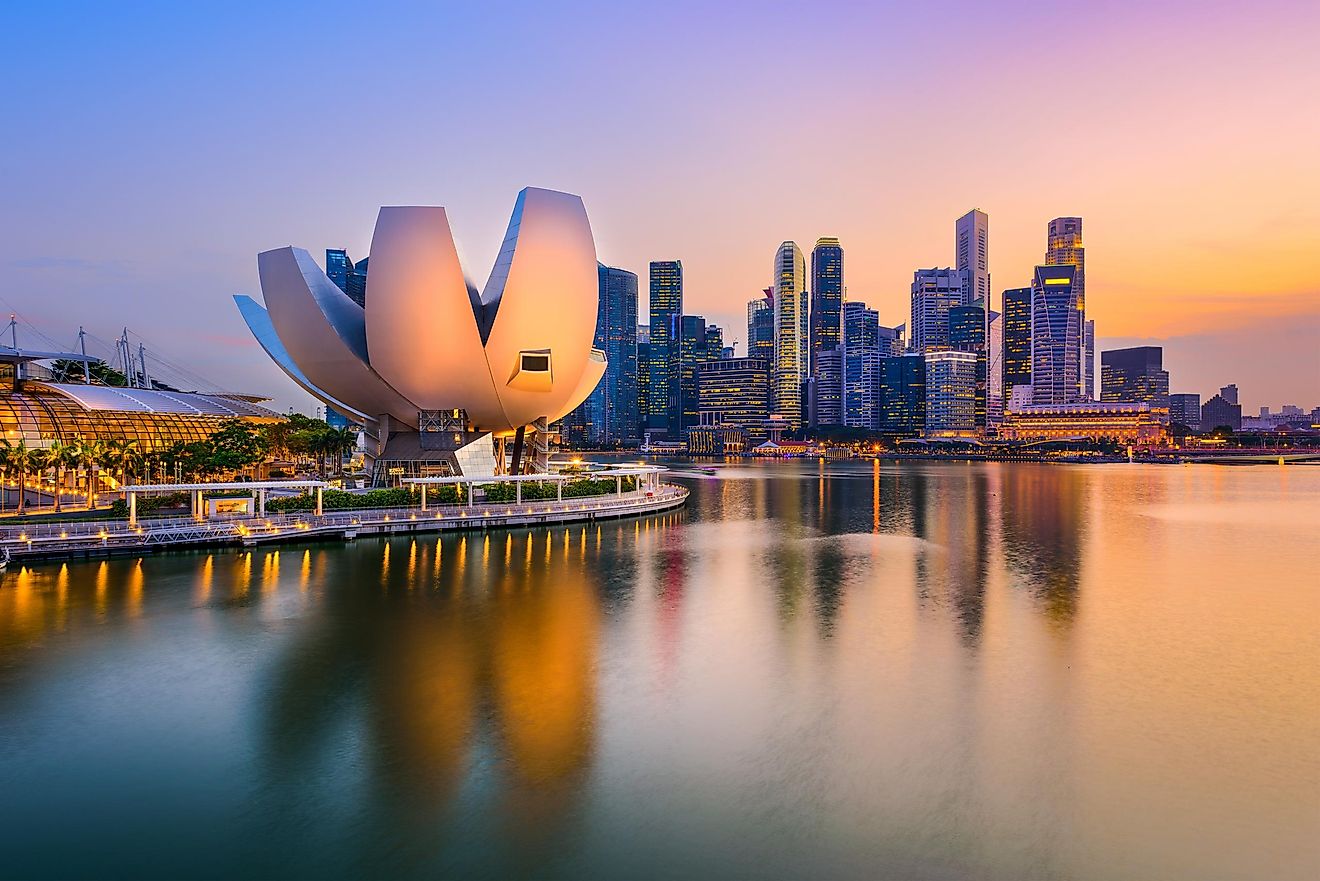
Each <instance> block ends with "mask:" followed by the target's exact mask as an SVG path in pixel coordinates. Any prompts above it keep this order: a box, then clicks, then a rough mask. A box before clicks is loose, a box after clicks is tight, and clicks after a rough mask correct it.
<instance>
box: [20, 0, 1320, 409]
mask: <svg viewBox="0 0 1320 881" xmlns="http://www.w3.org/2000/svg"><path fill="white" fill-rule="evenodd" d="M1125 6H1126V11H1125V12H1124V13H1123V14H1121V15H1118V14H1115V10H1114V9H1113V7H1109V8H1107V9H1105V10H1091V9H1084V10H1058V9H1054V8H1052V7H1048V6H1043V5H1041V6H1036V5H1032V4H1024V5H1021V6H1017V7H1015V8H1013V9H1011V10H1006V9H996V10H983V9H982V10H978V9H977V8H975V7H970V6H965V5H963V4H944V5H943V6H939V7H934V8H928V9H923V10H914V9H907V8H903V9H898V10H880V11H877V12H869V11H868V12H866V13H859V12H856V11H853V10H846V11H845V10H838V9H836V10H834V12H833V14H832V15H822V14H817V15H812V16H810V17H808V16H806V15H805V14H800V15H789V14H785V15H783V16H779V17H777V16H775V15H773V14H771V13H770V12H769V11H766V12H759V13H756V14H752V13H751V12H749V11H748V9H747V8H745V7H738V8H734V9H728V8H725V9H719V10H709V11H706V12H705V13H704V14H703V15H702V16H700V17H696V16H691V17H690V13H691V12H692V9H691V8H688V7H682V6H676V7H674V8H673V9H672V10H669V9H667V10H664V11H660V12H655V13H651V14H650V15H649V16H646V17H643V16H640V15H638V14H636V13H634V12H632V11H630V10H620V9H614V8H611V7H605V6H602V7H599V8H595V9H590V8H588V7H579V8H578V9H577V10H575V11H574V12H571V13H562V12H560V11H558V10H538V9H536V8H533V7H528V8H527V9H526V10H525V12H524V13H521V14H520V17H519V21H518V22H517V23H516V24H511V23H510V22H507V21H505V20H503V19H502V18H501V19H500V20H494V19H491V18H489V17H484V16H483V15H482V14H481V13H480V11H477V10H470V9H459V10H444V11H443V12H442V13H441V12H435V11H429V10H428V11H422V12H412V13H396V14H394V15H388V14H375V13H373V14H371V15H368V14H366V13H365V12H364V13H361V14H358V15H356V16H346V15H336V14H335V13H334V10H333V9H331V8H327V9H325V10H324V11H321V12H317V13H316V14H313V8H312V7H307V8H305V9H303V10H299V11H288V10H285V11H280V12H275V13H263V18H262V20H263V21H264V22H266V23H267V24H266V26H265V27H264V28H252V27H246V28H241V29H237V30H234V29H231V28H228V27H225V26H223V25H224V22H222V21H221V22H217V21H215V20H211V19H206V18H204V17H203V16H202V14H201V13H196V12H193V11H191V10H170V9H165V10H158V11H156V12H155V13H153V14H152V15H151V16H146V15H142V16H131V15H129V16H122V17H121V16H116V15H114V14H112V13H109V12H102V11H99V10H94V9H89V10H87V11H85V12H84V13H83V14H82V15H80V16H77V17H75V18H74V19H73V20H72V21H71V22H70V21H65V20H63V18H60V19H59V20H57V19H56V14H55V13H51V12H48V11H45V10H40V9H26V10H21V11H19V12H18V13H16V15H15V16H14V18H15V22H14V28H15V34H16V37H17V39H16V40H15V48H14V49H13V51H12V52H11V54H10V55H9V56H8V58H7V60H6V61H5V62H4V64H5V65H6V67H9V66H11V65H12V69H11V70H8V71H7V72H8V73H10V74H11V79H13V80H15V81H18V79H19V75H20V74H21V81H23V82H24V83H25V84H26V87H25V89H24V90H22V91H21V92H20V93H19V94H18V96H17V100H16V106H15V114H16V128H17V129H18V130H20V131H22V132H23V135H24V136H23V137H22V138H20V139H15V141H14V142H11V143H9V144H7V145H6V147H5V148H4V149H5V151H6V154H7V155H8V157H9V159H10V163H11V167H14V168H19V169H22V171H23V173H22V174H19V175H15V176H14V178H13V179H11V180H10V181H8V184H9V186H8V189H9V190H10V191H11V194H10V196H9V197H8V198H7V199H6V202H7V204H8V206H9V210H7V211H5V212H3V219H2V220H0V232H3V234H4V235H5V238H6V241H7V243H8V246H7V252H8V256H7V257H6V258H5V259H4V264H5V268H6V272H5V275H6V277H7V279H8V282H9V283H8V284H7V285H6V286H5V289H4V290H3V293H2V294H0V300H2V301H3V306H4V307H6V308H9V309H11V310H15V311H17V312H18V313H19V314H20V315H21V316H23V317H25V318H27V319H29V320H31V321H32V322H33V323H35V324H36V325H37V326H38V327H40V329H41V330H42V331H44V332H45V333H47V334H49V335H51V336H54V337H56V338H58V339H60V340H61V341H64V337H65V336H68V337H69V338H70V340H71V339H72V338H73V335H74V334H75V333H76V330H77V324H80V323H81V324H84V325H86V326H87V327H88V328H89V329H90V330H93V331H94V332H96V333H98V334H100V335H101V336H103V337H109V336H111V335H112V334H114V333H117V331H118V329H119V327H120V326H121V325H123V324H127V325H128V326H129V327H130V328H131V329H133V330H135V331H137V332H138V333H140V334H141V335H142V336H144V337H146V338H147V339H148V340H150V341H152V342H155V343H157V344H158V345H159V346H160V348H161V353H162V354H164V355H165V356H167V357H169V358H171V359H174V360H180V359H182V358H186V359H187V362H188V363H189V365H190V366H191V367H193V368H194V369H195V370H196V371H197V372H199V373H201V374H203V375H205V376H208V377H211V378H213V379H216V380H219V381H222V382H224V384H226V385H232V386H233V387H234V388H236V389H241V390H244V391H251V392H258V393H265V394H271V395H272V396H274V398H275V400H276V402H277V403H278V404H279V405H280V409H283V408H284V407H285V406H287V405H288V404H299V405H301V406H307V399H305V398H304V397H303V396H301V394H300V393H298V392H296V391H295V390H294V388H293V386H292V385H291V384H290V383H289V382H288V381H287V380H286V379H285V378H284V377H283V376H282V375H280V374H279V373H278V371H277V370H276V369H275V368H274V367H273V366H271V365H269V364H268V363H267V361H266V359H265V358H264V356H262V355H261V353H260V351H259V350H258V349H256V347H255V343H252V342H251V341H250V338H248V337H247V334H246V332H245V330H244V329H243V327H242V324H241V322H240V320H239V319H238V317H237V316H236V315H234V314H232V311H231V307H230V305H229V302H230V300H229V298H230V295H232V294H236V293H238V294H249V295H253V294H256V293H257V292H258V291H259V288H258V285H257V277H256V276H257V273H256V269H257V267H256V262H255V260H253V259H252V257H251V255H252V254H253V253H256V252H258V251H261V250H269V249H271V248H276V247H280V246H282V245H288V244H292V245H295V246H298V247H304V248H307V249H308V250H309V251H310V252H311V253H312V254H313V255H314V256H315V257H316V258H317V260H318V262H319V261H320V260H321V259H322V257H323V253H324V250H325V249H326V248H337V247H345V248H347V250H348V252H349V254H350V255H352V257H353V258H354V259H361V258H362V257H364V256H366V255H367V254H368V249H367V245H368V243H369V241H370V237H371V231H372V227H373V224H374V221H375V214H376V211H377V209H378V208H379V207H380V206H382V205H390V204H430V205H443V206H445V207H446V208H447V209H448V210H449V212H450V214H451V216H452V217H453V219H454V226H455V228H456V229H457V230H458V231H459V232H458V237H459V239H460V241H459V247H460V251H461V253H462V254H463V258H464V261H465V264H466V265H468V266H471V267H481V266H488V265H490V263H491V262H492V260H493V257H494V254H495V251H496V250H497V249H498V247H499V242H500V240H501V232H502V229H503V226H504V224H505V223H506V222H507V220H508V216H507V206H504V205H503V204H502V201H503V197H504V195H505V194H506V193H507V192H509V191H510V189H515V190H516V189H518V188H521V187H522V186H529V185H530V186H541V187H552V188H556V189H562V190H567V191H570V192H577V193H580V194H581V195H582V196H583V198H584V200H585V201H586V203H587V206H588V211H589V216H590V218H591V223H592V228H593V230H595V231H596V237H597V247H598V257H599V259H600V260H601V262H603V263H605V264H607V265H610V266H617V267H621V268H624V269H628V270H630V271H632V272H636V273H637V274H638V275H639V276H640V277H642V278H645V275H646V271H647V265H648V264H649V262H650V261H652V260H666V259H678V260H682V261H683V266H684V274H685V296H684V307H685V311H687V312H688V313H689V314H700V315H703V316H705V317H706V318H707V320H708V321H711V322H713V323H716V324H718V325H720V326H721V327H723V328H725V330H726V334H727V336H726V339H728V340H733V339H737V340H738V341H739V343H740V345H739V347H738V352H739V354H744V353H745V352H746V347H745V344H746V341H745V339H744V337H745V336H746V332H745V329H744V326H745V304H746V302H747V300H749V299H751V298H752V297H753V296H755V295H756V294H757V293H758V292H759V291H760V290H761V289H763V288H764V287H765V286H766V285H767V284H769V283H770V281H771V279H770V278H769V275H770V263H771V258H772V257H773V254H774V251H775V249H776V248H777V247H778V244H779V243H780V242H782V241H786V240H791V241H796V242H797V243H798V244H799V246H800V247H802V248H803V250H804V251H809V250H810V248H811V246H812V245H813V244H814V242H815V241H816V239H818V238H820V237H823V236H835V237H838V238H839V239H840V241H841V244H842V246H843V248H844V250H845V252H846V253H847V263H846V269H847V271H846V281H847V284H848V298H849V299H850V300H854V301H858V300H860V301H863V302H865V303H866V304H867V305H868V306H869V307H870V308H873V309H877V310H878V311H879V313H880V321H881V323H882V324H886V325H894V324H898V323H901V322H902V321H904V320H905V317H906V313H907V309H908V292H909V288H910V284H911V278H912V272H913V271H914V270H916V269H918V268H928V267H944V266H953V265H955V262H956V261H955V257H956V255H955V253H954V247H953V227H954V223H955V221H956V220H957V218H958V217H960V216H962V215H963V214H965V213H966V212H967V211H969V210H971V209H973V208H979V209H980V210H982V211H985V212H986V213H987V214H988V215H989V223H990V259H989V269H990V272H991V281H992V292H993V294H994V298H995V302H994V308H996V309H998V308H999V306H1000V303H999V296H1000V293H1001V292H1002V291H1003V290H1005V289H1007V288H1015V287H1021V286H1023V285H1026V284H1028V283H1029V281H1030V278H1031V272H1032V270H1033V268H1034V267H1035V266H1036V265H1038V264H1040V263H1042V262H1043V260H1044V250H1045V227H1046V224H1047V223H1048V221H1049V220H1050V219H1052V218H1054V217H1059V216H1073V215H1075V216H1081V217H1083V218H1085V220H1086V246H1087V269H1088V272H1087V276H1088V284H1087V289H1088V291H1087V293H1088V297H1087V314H1088V318H1090V317H1094V319H1095V320H1096V327H1097V335H1098V339H1097V342H1096V349H1097V355H1098V353H1099V351H1102V350H1105V349H1113V348H1119V347H1123V346H1130V345H1142V344H1155V345H1162V346H1163V347H1164V349H1165V366H1166V368H1167V369H1168V370H1169V371H1170V373H1171V375H1172V389H1171V390H1172V391H1174V392H1198V393H1200V394H1202V395H1203V396H1207V395H1208V394H1209V393H1212V392H1213V390H1214V389H1216V388H1218V387H1219V386H1221V385H1224V384H1227V383H1229V382H1235V383H1237V384H1238V386H1239V387H1240V388H1241V389H1242V401H1243V404H1244V409H1247V410H1250V411H1254V410H1255V409H1257V407H1258V406H1260V405H1269V406H1271V407H1278V406H1279V405H1281V404H1285V403H1294V404H1298V405H1302V406H1311V405H1312V404H1313V403H1314V402H1316V401H1320V347H1317V346H1316V341H1317V340H1320V282H1318V280H1317V278H1316V271H1315V269H1314V265H1313V262H1312V260H1313V255H1312V253H1311V251H1312V250H1313V247H1314V246H1313V243H1314V242H1315V241H1317V240H1320V207H1317V206H1320V176H1317V175H1315V174H1314V171H1313V169H1312V167H1311V165H1312V160H1311V158H1310V156H1309V153H1310V151H1311V149H1312V145H1313V144H1314V143H1315V142H1316V140H1317V135H1320V123H1318V122H1316V121H1315V120H1314V119H1311V118H1308V116H1310V115H1309V114H1306V113H1304V112H1301V111H1300V110H1299V108H1304V107H1306V106H1308V101H1309V98H1308V95H1310V94H1313V93H1314V91H1315V90H1316V89H1317V88H1320V65H1315V64H1314V63H1313V62H1312V63H1309V64H1308V63H1305V62H1298V61H1297V59H1299V58H1303V57H1305V55H1306V53H1307V51H1308V50H1307V35H1308V33H1309V32H1311V31H1312V30H1313V29H1308V28H1307V27H1305V26H1304V25H1305V24H1306V23H1307V22H1314V23H1318V24H1320V12H1317V10H1315V9H1314V8H1311V7H1310V6H1304V5H1302V4H1293V3H1273V4H1264V5H1260V6H1257V7H1253V8H1252V9H1251V10H1250V12H1249V13H1243V12H1240V11H1237V10H1234V9H1231V8H1229V7H1228V5H1227V4H1221V5H1219V6H1215V7H1204V6H1199V5H1198V6H1192V5H1191V4H1176V5H1172V6H1164V7H1161V8H1160V9H1159V10H1149V9H1143V8H1141V7H1139V6H1137V5H1126V4H1125ZM317 9H320V7H317ZM803 9H804V10H805V7H804V8H803ZM226 14H228V15H232V16H233V17H234V20H235V21H238V20H242V19H243V18H244V16H247V15H250V10H247V9H244V8H243V7H236V8H235V9H234V10H233V11H232V12H227V13H226ZM677 26H682V27H684V28H685V29H684V30H681V31H675V30H674V28H675V27H677ZM294 27H296V28H299V29H302V30H303V31H305V36H306V39H304V40H300V41H298V44H297V45H292V44H290V43H289V41H288V40H287V34H288V32H289V31H288V29H289V28H294ZM803 33H805V34H807V35H808V36H810V37H811V39H808V40H801V53H800V54H801V61H800V63H797V64H793V65H786V66H783V67H780V66H777V65H776V64H774V63H771V58H770V56H769V55H767V54H766V52H765V47H766V45H769V44H770V43H768V42H767V41H768V40H774V39H785V38H791V39H797V38H799V37H800V36H801V34H803ZM1061 33H1062V34H1067V36H1068V37H1069V40H1068V41H1067V42H1068V43H1069V45H1067V46H1060V45H1058V43H1059V42H1060V41H1059V40H1058V39H1057V38H1058V35H1059V34H1061ZM931 34H938V35H940V37H941V40H940V41H938V44H932V43H931V41H929V40H928V39H926V38H927V37H928V36H929V35H931ZM605 35H608V36H609V37H610V40H609V41H608V42H607V43H602V41H601V40H597V39H593V38H594V37H603V36H605ZM1174 35H1176V39H1174V38H1173V37H1174ZM222 37H223V39H221V38H222ZM570 38H573V39H570ZM577 41H581V42H582V43H585V44H590V45H592V46H593V51H592V52H590V53H582V52H580V51H578V50H577V49H575V48H574V45H577V44H578V43H577ZM55 45H58V46H59V47H61V51H59V52H52V51H50V50H51V48H52V47H53V46H55ZM932 45H938V47H939V51H940V52H941V54H942V55H943V54H947V55H948V56H949V58H952V59H960V58H966V57H975V58H978V59H987V61H986V62H985V63H984V65H983V66H982V67H980V68H977V70H976V73H977V75H978V78H979V82H978V85H979V87H980V88H981V90H982V91H981V93H980V94H975V95H972V99H973V100H970V101H968V100H962V103H955V102H956V101H958V100H959V98H960V96H962V97H963V98H964V99H965V97H966V95H967V94H968V92H967V89H968V86H967V80H966V74H967V73H968V68H967V66H966V63H964V62H961V61H959V62H957V63H950V64H945V65H940V64H938V63H932V62H931V61H930V60H929V59H928V58H927V57H926V56H927V54H928V53H929V52H931V51H934V50H932V48H931V47H932ZM336 49H337V50H339V52H336V51H333V50H336ZM496 50H498V51H496ZM340 53H342V54H340ZM973 53H974V55H973ZM509 58H520V59H521V62H522V63H521V64H517V63H513V64H511V63H509V62H508V60H507V59H509ZM1207 58H1212V59H1213V60H1214V61H1213V64H1212V65H1207V64H1205V63H1204V59H1207ZM74 59H77V60H76V61H75V60H74ZM1119 59H1121V62H1122V63H1121V65H1120V67H1119V70H1118V72H1117V73H1115V72H1114V69H1115V63H1116V61H1117V60H1119ZM346 61H347V62H351V63H346ZM619 65H623V66H624V69H625V70H626V71H627V73H628V75H624V76H618V75H614V74H615V73H616V72H617V70H619ZM1060 65H1064V67H1063V68H1061V67H1060ZM404 68H406V69H407V70H408V71H409V78H408V79H407V80H406V81H404V82H403V83H402V85H403V86H404V87H403V88H393V89H387V88H386V87H387V86H390V85H392V84H394V83H395V82H396V81H398V71H399V70H402V69H404ZM1061 70H1064V71H1065V72H1066V80H1067V82H1066V85H1067V88H1066V89H1062V90H1061V88H1060V84H1059V78H1060V77H1063V76H1064V73H1061V72H1060V71H1061ZM218 72H223V76H217V73H218ZM455 72H461V73H462V75H460V76H455ZM166 74H168V75H166ZM1061 100H1065V101H1068V102H1073V104H1069V105H1068V106H1074V105H1075V106H1076V108H1077V109H1078V110H1079V111H1080V112H1078V113H1070V112H1068V111H1067V107H1063V108H1061V107H1060V101H1061ZM52 108H58V109H59V110H60V111H61V112H59V113H53V112H52ZM418 108H421V109H420V110H419V109H418ZM777 108H778V110H777ZM782 108H789V109H791V110H792V111H793V112H795V113H797V114H798V116H799V118H800V119H801V120H803V123H804V124H803V125H802V126H800V127H799V128H800V129H801V134H795V135H793V136H791V137H779V136H776V128H775V124H774V119H775V117H774V114H775V113H776V112H780V113H782V112H783V110H782ZM1042 114H1044V116H1042ZM1045 118H1048V123H1049V124H1048V125H1047V126H1046V125H1043V124H1042V119H1045ZM1262 118H1268V119H1269V121H1270V122H1269V125H1268V126H1263V125H1261V124H1260V123H1259V122H1258V120H1260V119H1262ZM822 119H825V120H828V122H829V124H830V125H831V126H833V127H834V129H835V136H834V137H831V138H824V139H822V138H820V137H818V136H817V129H818V121H819V120H822ZM1041 131H1043V132H1046V133H1047V134H1045V135H1040V136H1033V132H1041ZM455 133H457V134H458V136H457V137H455ZM973 133H975V137H976V139H977V140H976V142H975V145H974V146H969V141H968V139H969V138H972V137H973V136H974V135H973ZM785 172H787V173H785ZM484 280H485V279H484V278H476V279H475V281H477V283H478V284H481V283H482V282H484ZM639 288H641V290H639V294H640V302H639V314H646V302H647V300H646V290H645V284H642V285H639ZM1152 303H1154V304H1158V308H1156V309H1151V304H1152ZM66 324H67V326H66ZM1226 353H1228V354H1229V355H1230V356H1231V357H1225V355H1226Z"/></svg>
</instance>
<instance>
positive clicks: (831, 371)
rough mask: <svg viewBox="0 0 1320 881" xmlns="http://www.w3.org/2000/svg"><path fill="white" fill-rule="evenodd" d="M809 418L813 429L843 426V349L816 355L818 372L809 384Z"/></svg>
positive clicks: (822, 351)
mask: <svg viewBox="0 0 1320 881" xmlns="http://www.w3.org/2000/svg"><path fill="white" fill-rule="evenodd" d="M809 388H810V391H811V394H810V400H809V401H808V404H809V407H808V410H809V412H808V417H809V420H810V423H811V425H812V426H813V427H817V426H818V427H821V428H829V427H831V426H839V425H843V424H844V423H843V349H841V348H839V347H838V346H834V347H831V348H829V349H822V350H821V351H819V352H817V353H816V372H815V373H814V374H812V377H811V382H810V383H809Z"/></svg>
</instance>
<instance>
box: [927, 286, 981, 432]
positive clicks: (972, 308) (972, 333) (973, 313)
mask: <svg viewBox="0 0 1320 881" xmlns="http://www.w3.org/2000/svg"><path fill="white" fill-rule="evenodd" d="M986 325H987V321H986V317H985V308H984V307H983V306H982V305H981V302H980V301H977V302H975V303H971V304H969V305H966V306H954V307H953V308H952V309H950V310H949V348H951V349H954V350H956V351H959V352H970V353H972V354H973V355H975V356H976V424H977V426H979V427H980V428H985V423H986V398H987V395H988V386H989V382H988V377H989V366H990V365H989V359H988V357H987V354H986V344H985V335H986ZM926 372H927V376H929V374H930V365H929V364H928V365H927V369H926ZM929 413H930V410H929V408H927V418H928V419H929Z"/></svg>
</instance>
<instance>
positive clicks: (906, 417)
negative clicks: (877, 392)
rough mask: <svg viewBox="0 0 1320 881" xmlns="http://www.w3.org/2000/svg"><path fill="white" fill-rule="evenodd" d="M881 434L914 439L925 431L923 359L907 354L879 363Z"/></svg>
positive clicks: (918, 354)
mask: <svg viewBox="0 0 1320 881" xmlns="http://www.w3.org/2000/svg"><path fill="white" fill-rule="evenodd" d="M881 372H882V377H883V378H882V380H881V390H882V391H881V398H882V400H883V403H884V424H883V427H882V430H883V431H886V432H888V433H890V434H898V435H906V436H909V437H915V436H917V435H919V434H921V433H922V432H923V431H925V429H926V357H925V356H924V355H922V354H921V353H919V352H910V353H908V354H906V355H900V356H898V357H897V358H885V359H884V360H883V361H881Z"/></svg>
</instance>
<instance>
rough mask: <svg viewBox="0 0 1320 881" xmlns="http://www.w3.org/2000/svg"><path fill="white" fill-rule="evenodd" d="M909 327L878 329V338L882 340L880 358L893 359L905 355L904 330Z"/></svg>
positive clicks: (903, 325) (902, 325)
mask: <svg viewBox="0 0 1320 881" xmlns="http://www.w3.org/2000/svg"><path fill="white" fill-rule="evenodd" d="M906 327H907V325H905V324H900V325H899V326H898V327H883V326H881V327H878V328H877V331H878V333H877V338H878V339H879V340H880V357H881V358H891V357H894V356H897V355H901V354H903V330H904V328H906Z"/></svg>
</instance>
